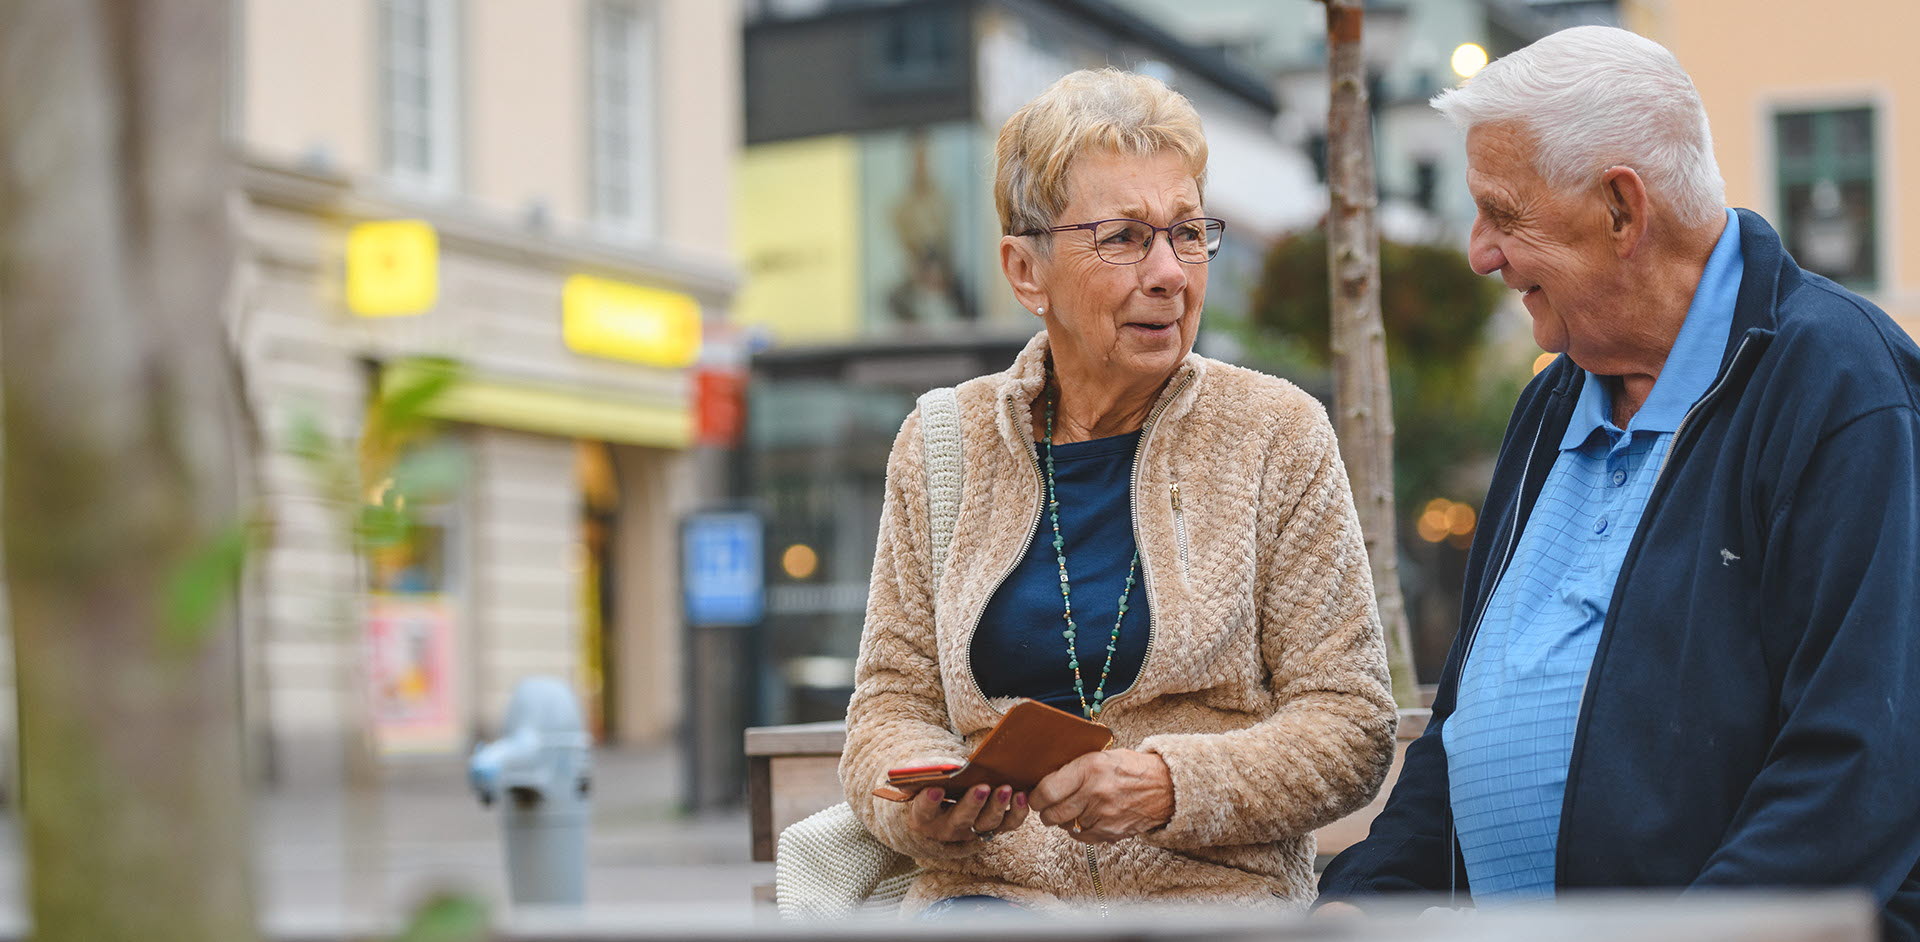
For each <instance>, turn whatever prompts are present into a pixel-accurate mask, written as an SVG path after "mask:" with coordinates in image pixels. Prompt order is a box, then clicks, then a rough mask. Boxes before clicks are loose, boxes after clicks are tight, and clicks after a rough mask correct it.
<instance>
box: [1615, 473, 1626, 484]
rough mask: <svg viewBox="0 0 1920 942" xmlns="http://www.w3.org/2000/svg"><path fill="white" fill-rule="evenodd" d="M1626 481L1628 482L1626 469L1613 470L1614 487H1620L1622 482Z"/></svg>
mask: <svg viewBox="0 0 1920 942" xmlns="http://www.w3.org/2000/svg"><path fill="white" fill-rule="evenodd" d="M1625 483H1627V472H1625V471H1615V472H1613V486H1614V487H1619V486H1620V485H1622V484H1625Z"/></svg>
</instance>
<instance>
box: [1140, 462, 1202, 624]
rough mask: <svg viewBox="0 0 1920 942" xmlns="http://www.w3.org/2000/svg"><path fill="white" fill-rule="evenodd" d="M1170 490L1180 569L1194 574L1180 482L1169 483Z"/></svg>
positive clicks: (1174, 535)
mask: <svg viewBox="0 0 1920 942" xmlns="http://www.w3.org/2000/svg"><path fill="white" fill-rule="evenodd" d="M1169 492H1170V493H1171V494H1172V497H1173V537H1174V540H1175V541H1176V542H1178V543H1179V544H1180V571H1181V572H1182V573H1184V574H1186V575H1188V576H1192V575H1193V564H1192V563H1190V562H1188V560H1187V515H1186V513H1185V512H1183V511H1182V510H1181V509H1180V482H1179V481H1175V482H1173V483H1172V484H1171V485H1169ZM1148 614H1152V613H1151V612H1149V613H1148Z"/></svg>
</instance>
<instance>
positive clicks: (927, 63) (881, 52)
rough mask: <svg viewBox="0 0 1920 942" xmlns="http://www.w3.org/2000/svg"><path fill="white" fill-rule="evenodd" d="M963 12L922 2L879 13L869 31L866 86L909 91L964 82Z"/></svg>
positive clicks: (901, 92) (943, 88) (950, 87)
mask: <svg viewBox="0 0 1920 942" xmlns="http://www.w3.org/2000/svg"><path fill="white" fill-rule="evenodd" d="M964 12H965V11H963V10H961V9H960V8H958V7H951V6H947V7H921V8H910V9H903V10H893V11H888V12H887V13H886V14H885V15H883V16H880V17H877V18H875V19H874V21H873V22H872V24H871V25H870V26H869V27H868V33H867V62H866V81H867V90H868V91H869V92H872V93H876V94H880V95H910V94H916V93H924V92H933V91H952V90H955V89H959V88H961V87H963V86H964V85H965V83H966V64H967V63H966V59H965V56H964V52H963V50H962V48H961V46H960V42H961V39H960V37H962V36H964V35H966V30H967V21H966V17H965V15H964Z"/></svg>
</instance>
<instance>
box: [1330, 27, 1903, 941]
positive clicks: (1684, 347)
mask: <svg viewBox="0 0 1920 942" xmlns="http://www.w3.org/2000/svg"><path fill="white" fill-rule="evenodd" d="M1434 107H1436V108H1438V109H1439V110H1440V111H1442V112H1443V113H1445V114H1446V115H1447V116H1448V117H1449V118H1451V119H1452V120H1453V121H1454V122H1455V123H1456V124H1458V125H1459V126H1461V127H1462V128H1463V129H1464V130H1465V131H1466V146H1467V159H1468V170H1467V179H1468V185H1469V187H1470V189H1471V190H1472V194H1473V198H1474V200H1475V202H1476V203H1477V204H1478V206H1479V215H1478V218H1477V219H1476V220H1475V221H1474V226H1473V234H1472V238H1471V247H1470V256H1471V260H1472V264H1473V267H1474V269H1475V270H1476V271H1479V272H1481V273H1483V274H1494V275H1498V276H1499V277H1500V278H1501V279H1502V280H1503V281H1505V282H1506V284H1507V285H1508V286H1509V287H1511V288H1513V289H1514V290H1515V291H1519V292H1521V299H1522V303H1523V304H1524V305H1525V306H1526V309H1527V312H1528V313H1529V314H1530V315H1531V316H1532V318H1533V331H1534V338H1535V339H1536V340H1537V341H1538V342H1539V344H1540V345H1541V346H1542V347H1544V348H1545V349H1547V350H1549V351H1553V352H1557V353H1559V354H1561V356H1560V357H1559V358H1558V359H1557V360H1555V361H1554V363H1553V364H1552V365H1551V366H1550V367H1548V368H1547V369H1546V370H1544V371H1542V372H1541V373H1540V375H1539V376H1537V377H1535V379H1534V381H1533V382H1532V384H1531V385H1529V386H1528V387H1527V389H1526V391H1525V393H1524V394H1523V395H1522V397H1521V399H1520V402H1519V405H1518V407H1517V408H1516V409H1515V411H1514V415H1513V419H1512V422H1511V424H1510V425H1509V426H1508V427H1507V434H1506V441H1505V443H1504V444H1503V445H1502V447H1501V451H1500V457H1499V460H1498V463H1497V465H1496V468H1495V472H1494V479H1493V482H1492V485H1491V487H1490V488H1489V489H1488V492H1487V497H1486V503H1485V505H1484V508H1483V510H1482V519H1483V520H1484V521H1485V522H1484V525H1483V526H1482V528H1481V530H1480V532H1479V534H1478V535H1477V537H1476V539H1475V541H1474V545H1473V551H1472V555H1471V557H1470V559H1469V562H1468V569H1467V582H1466V591H1465V593H1464V598H1465V602H1464V605H1463V609H1464V611H1463V620H1462V622H1461V630H1460V632H1459V634H1458V635H1457V637H1456V639H1455V641H1454V645H1453V650H1452V653H1451V654H1450V655H1449V656H1448V658H1447V664H1446V668H1445V672H1444V675H1443V677H1442V680H1441V685H1440V690H1439V695H1438V697H1437V698H1436V700H1435V702H1434V705H1433V719H1432V722H1431V723H1430V724H1429V726H1428V729H1427V732H1426V734H1425V735H1424V736H1422V737H1421V738H1420V739H1419V740H1418V741H1417V742H1415V743H1413V744H1412V745H1411V747H1410V748H1409V749H1408V750H1407V758H1406V764H1405V767H1404V771H1403V772H1402V773H1401V776H1400V779H1399V783H1398V785H1397V786H1396V787H1395V788H1394V791H1393V794H1392V797H1391V799H1390V800H1389V802H1388V803H1387V806H1386V809H1385V810H1384V811H1383V812H1382V813H1381V815H1380V816H1379V818H1378V819H1377V820H1376V821H1375V822H1374V825H1373V830H1372V833H1371V835H1370V836H1369V837H1368V838H1367V839H1366V840H1365V841H1363V842H1361V843H1360V844H1358V845H1356V846H1354V847H1352V848H1350V849H1348V850H1347V851H1346V852H1345V853H1343V854H1341V855H1340V856H1339V858H1338V859H1336V860H1334V861H1333V863H1332V865H1331V866H1329V867H1328V868H1327V871H1326V873H1325V875H1324V877H1323V878H1322V880H1321V884H1320V886H1321V891H1322V894H1323V900H1341V899H1345V900H1347V902H1344V903H1323V906H1325V907H1336V906H1337V907H1340V908H1345V907H1347V906H1351V905H1354V904H1356V903H1364V899H1361V898H1362V897H1365V896H1368V895H1371V894H1379V893H1388V892H1420V891H1425V892H1434V893H1449V894H1453V895H1454V898H1455V899H1456V900H1457V901H1458V902H1457V903H1456V904H1463V903H1464V902H1465V901H1466V900H1467V899H1468V898H1469V897H1470V898H1471V899H1472V900H1473V901H1474V902H1475V903H1476V904H1477V905H1479V906H1481V907H1486V906H1488V905H1492V904H1497V903H1499V902H1502V901H1510V900H1519V899H1529V898H1536V899H1537V898H1545V897H1551V896H1552V895H1554V893H1555V892H1556V891H1557V890H1560V889H1562V888H1568V889H1571V888H1582V887H1635V886H1640V887H1674V888H1691V887H1700V888H1707V887H1725V886H1770V887H1805V886H1832V885H1841V886H1851V887H1860V888H1864V889H1866V890H1868V891H1869V892H1871V893H1872V894H1873V896H1874V898H1875V899H1876V900H1877V901H1878V902H1879V903H1880V904H1881V905H1882V907H1883V908H1884V909H1883V912H1884V922H1885V927H1886V929H1887V931H1888V936H1889V938H1915V937H1917V936H1920V879H1916V877H1917V876H1920V874H1916V872H1915V868H1916V863H1920V794H1916V787H1920V412H1917V411H1916V410H1920V349H1917V348H1916V347H1915V345H1914V343H1913V341H1912V340H1911V339H1910V338H1909V337H1907V336H1906V335H1905V334H1904V333H1903V332H1902V331H1901V330H1900V329H1899V328H1898V327H1897V326H1896V325H1894V324H1893V322H1892V321H1891V320H1889V319H1888V318H1887V317H1886V315H1885V314H1883V313H1882V312H1881V311H1880V310H1878V309H1877V308H1875V307H1874V306H1873V305H1872V304H1871V303H1869V302H1867V301H1866V300H1864V299H1862V298H1861V297H1859V296H1858V295H1855V294H1853V293H1851V292H1849V291H1847V290H1846V289H1844V288H1841V287H1840V286H1838V285H1836V284H1834V283H1833V282H1831V281H1828V280H1827V279H1825V278H1822V277H1820V276H1819V275H1816V274H1813V273H1811V272H1807V271H1803V270H1802V269H1801V268H1800V267H1799V266H1797V265H1796V264H1794V261H1793V259H1792V258H1791V257H1789V256H1788V255H1787V253H1786V252H1785V251H1784V250H1783V249H1782V247H1781V243H1780V238H1779V236H1778V235H1776V234H1775V233H1774V231H1773V229H1772V228H1770V227H1769V226H1768V225H1767V223H1766V222H1765V221H1764V220H1762V219H1761V218H1760V217H1759V216H1757V215H1755V214H1753V213H1751V212H1748V211H1745V210H1730V209H1727V208H1726V206H1725V198H1724V195H1723V188H1722V183H1721V179H1720V174H1719V171H1718V170H1717V169H1716V167H1715V164H1714V158H1713V146H1712V141H1711V138H1710V135H1709V132H1708V129H1707V119H1706V114H1705V111H1704V109H1703V108H1702V105H1701V101H1700V96H1699V94H1698V93H1697V92H1696V91H1695V90H1694V87H1693V83H1692V81H1691V80H1690V79H1689V78H1688V77H1687V75H1686V73H1685V72H1683V71H1681V69H1680V67H1679V64H1678V63H1677V62H1676V61H1675V60H1674V58H1673V56H1672V54H1671V53H1669V52H1667V50H1665V49H1664V48H1662V47H1660V46H1659V45H1658V44H1656V43H1653V42H1651V41H1649V40H1646V39H1643V38H1641V37H1638V36H1635V35H1633V34H1632V33H1629V32H1626V31H1624V30H1617V29H1608V28H1602V27H1581V28H1578V29H1570V30H1566V31H1564V32H1560V33H1556V34H1554V35H1552V36H1549V37H1547V38H1545V39H1542V40H1540V41H1539V42H1537V43H1534V44H1533V45H1531V46H1529V47H1527V48H1526V49H1523V50H1521V51H1519V52H1517V53H1514V54H1513V55H1510V56H1507V57H1506V58H1504V59H1501V60H1500V61H1498V62H1495V63H1493V64H1492V65H1490V66H1488V67H1487V68H1486V69H1485V70H1484V71H1483V72H1481V73H1480V74H1479V75H1478V76H1476V77H1475V78H1474V79H1473V80H1472V82H1470V83H1469V84H1467V85H1466V86H1465V87H1463V88H1460V89H1456V90H1453V91H1449V92H1446V93H1444V94H1442V95H1441V96H1439V97H1438V98H1436V99H1435V100H1434Z"/></svg>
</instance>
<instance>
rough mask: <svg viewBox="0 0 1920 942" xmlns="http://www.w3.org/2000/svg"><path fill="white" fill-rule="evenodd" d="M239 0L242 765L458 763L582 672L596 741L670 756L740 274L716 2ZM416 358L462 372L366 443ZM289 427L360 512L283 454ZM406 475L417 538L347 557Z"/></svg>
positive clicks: (723, 13) (723, 48) (731, 99)
mask: <svg viewBox="0 0 1920 942" xmlns="http://www.w3.org/2000/svg"><path fill="white" fill-rule="evenodd" d="M235 8H236V11H237V16H238V18H239V23H238V27H239V28H238V29H237V30H236V33H237V37H238V40H237V46H238V48H237V50H236V57H235V63H234V78H235V83H234V84H235V103H234V108H233V112H232V126H233V127H232V130H233V134H234V138H235V141H236V147H237V149H238V151H239V153H240V154H241V155H242V158H241V159H242V161H243V163H244V169H243V173H242V175H241V179H242V185H241V192H240V193H239V194H238V195H237V199H236V202H237V204H238V206H239V207H240V210H241V213H242V218H243V223H242V233H243V237H244V240H243V248H242V253H243V254H242V257H241V258H240V259H239V276H240V287H239V297H238V303H237V305H236V310H235V314H234V323H233V335H234V337H235V342H236V344H237V346H238V348H239V351H240V355H241V365H242V370H243V374H244V378H245V384H246V391H247V395H248V401H249V404H250V406H251V409H252V411H253V414H254V416H255V418H256V420H257V423H258V426H259V428H260V430H261V436H260V441H261V448H262V450H263V452H264V454H263V457H262V460H261V462H260V478H261V486H262V490H263V494H262V502H263V505H264V506H263V510H264V511H265V513H266V515H267V517H268V518H269V519H270V520H271V521H272V526H271V530H270V535H269V536H268V537H267V541H266V543H265V544H264V546H263V549H262V551H261V553H260V554H259V555H258V557H257V560H258V562H257V565H256V566H255V570H254V572H253V574H252V579H251V583H250V585H249V587H248V592H247V594H246V598H245V599H244V604H243V610H244V619H243V620H244V624H245V632H246V634H245V658H244V661H245V664H246V671H247V676H246V685H245V686H246V698H245V715H246V717H247V721H248V724H249V729H250V732H251V733H252V737H251V738H252V741H253V742H254V743H256V744H257V745H258V746H260V747H261V748H260V754H261V755H262V757H263V760H264V761H263V767H264V769H265V770H266V771H267V772H269V773H271V774H276V775H286V776H298V775H300V774H302V772H303V770H304V769H305V768H306V767H307V766H309V765H312V764H316V763H324V762H325V761H328V760H327V758H326V757H328V756H330V755H333V754H335V753H337V750H329V749H325V748H317V746H319V745H324V744H326V743H328V742H336V741H338V739H339V737H340V736H342V735H353V734H354V733H355V731H356V730H357V729H359V728H360V727H361V726H362V723H363V721H364V722H370V724H371V728H372V732H373V733H374V736H375V740H376V741H377V742H378V743H379V745H380V747H381V749H382V751H383V752H384V753H386V754H388V755H395V756H399V755H405V754H417V753H424V754H450V753H455V752H458V751H462V750H464V749H466V748H467V747H469V746H470V745H471V743H472V742H473V741H474V740H475V738H477V737H480V736H486V735H491V734H492V733H493V732H495V731H497V729H498V726H499V723H500V721H501V718H502V715H503V712H504V709H505V706H506V702H507V699H508V697H509V696H510V695H511V693H512V690H513V687H514V685H515V684H516V683H517V682H518V681H519V680H520V679H521V678H523V677H526V676H529V675H532V674H551V675H555V676H559V677H562V678H564V679H566V680H567V681H568V682H569V683H571V684H572V685H573V686H574V687H575V689H576V690H577V691H578V692H579V693H580V695H581V697H582V700H583V702H584V704H585V706H586V709H587V722H588V723H589V725H590V726H591V727H592V728H593V730H594V731H595V732H596V734H597V735H598V736H599V737H600V739H602V740H603V741H614V742H624V743H653V742H661V741H664V740H668V739H669V738H670V737H671V736H672V735H673V734H674V732H675V730H676V729H678V727H679V725H680V723H681V720H682V712H683V702H682V694H683V689H682V687H683V684H682V677H683V674H684V670H683V662H682V657H683V654H682V649H683V643H684V640H683V630H682V627H681V619H680V610H679V602H678V598H679V596H678V590H677V588H676V586H677V580H676V577H675V573H676V569H677V565H678V563H677V549H676V540H675V534H676V527H677V524H678V521H679V519H680V517H681V515H682V514H683V513H685V512H686V511H687V510H689V509H691V508H693V507H696V506H698V505H699V504H700V503H701V502H702V501H703V500H705V499H706V498H707V497H709V496H714V495H715V494H716V493H717V492H716V491H715V489H713V488H711V487H708V486H707V485H705V484H704V483H703V482H704V481H706V480H708V479H710V478H711V474H709V473H706V471H705V469H707V468H709V467H710V466H713V465H717V464H719V463H720V461H719V459H718V458H716V457H715V456H714V454H713V451H714V449H711V448H706V447H703V445H702V437H701V436H702V427H701V424H700V422H699V421H698V419H699V415H698V413H699V406H700V402H699V401H698V400H697V397H696V393H695V390H696V387H698V386H703V385H704V384H703V383H700V382H697V377H698V374H700V373H701V372H702V371H703V370H704V369H706V366H704V365H703V364H705V363H707V362H708V361H710V360H711V359H712V358H713V344H712V341H713V339H714V338H715V337H717V336H720V334H721V333H723V332H720V331H716V328H718V327H722V326H724V324H725V322H726V320H727V318H728V316H729V313H730V310H731V308H732V305H733V301H734V296H735V293H736V291H737V288H738V284H739V273H738V270H737V268H736V266H735V263H734V257H733V254H732V248H731V237H730V227H731V226H732V224H733V217H732V213H731V190H732V186H733V179H732V174H731V164H732V162H733V159H734V155H735V153H736V152H737V149H738V146H739V140H740V122H739V118H738V115H739V108H738V101H739V74H740V69H739V48H740V28H739V13H738V10H737V8H736V6H735V5H734V4H731V3H708V2H705V0H351V2H342V3H325V4H318V3H310V2H304V0H237V2H236V4H235ZM395 222H398V225H385V226H383V225H381V224H383V223H395ZM703 334H704V335H705V336H706V338H707V340H708V343H707V344H706V345H705V350H706V352H705V353H702V350H703V344H702V336H703ZM429 370H446V371H450V373H449V375H451V376H453V377H454V378H453V379H452V381H451V385H450V386H448V387H447V388H446V389H445V390H444V391H443V392H442V393H441V394H440V395H439V396H437V397H434V398H433V399H432V400H431V401H430V402H429V403H428V405H427V407H426V410H427V412H428V414H429V415H430V417H431V418H433V419H434V420H435V421H434V422H432V423H431V424H430V425H428V426H427V429H426V431H424V432H418V433H416V434H413V435H411V436H410V437H408V438H407V439H406V440H404V441H401V442H398V443H396V444H394V449H395V451H396V453H395V454H388V455H369V454H367V453H366V451H367V449H365V448H364V447H360V446H356V445H355V444H354V443H356V442H358V441H359V440H360V437H361V433H362V432H363V431H364V430H365V429H366V428H367V427H368V425H369V423H370V422H372V421H374V419H373V418H372V417H373V416H375V415H376V414H377V413H378V412H379V410H378V407H377V406H376V405H375V404H376V402H378V401H379V398H380V396H381V391H382V390H383V389H386V390H392V389H395V388H402V387H405V386H406V385H407V384H408V383H410V382H412V381H414V380H415V379H416V378H417V377H419V376H421V375H424V372H423V371H429ZM308 429H317V430H319V433H320V436H321V438H322V439H323V440H324V441H325V442H328V443H331V444H330V446H329V447H333V448H338V449H341V454H342V455H344V456H345V457H346V459H347V460H349V463H351V464H353V465H354V466H355V467H356V468H357V469H358V470H359V471H360V472H361V477H360V478H359V479H358V480H357V484H358V487H359V488H360V490H361V493H359V494H344V495H343V494H342V493H340V492H339V488H338V487H335V486H330V484H329V482H328V481H327V480H325V476H324V475H322V474H316V466H315V463H314V462H313V461H312V460H311V458H309V459H304V460H303V459H302V458H300V457H297V456H296V454H295V453H294V452H295V451H297V450H298V449H297V448H292V447H290V446H289V443H290V442H296V441H299V440H301V438H300V437H301V435H302V434H303V430H308ZM396 457H402V458H404V459H405V460H404V461H401V462H399V463H396V462H395V461H394V460H393V459H395V458H396ZM407 468H412V469H415V471H414V472H413V473H414V476H416V477H419V476H421V475H427V472H425V471H421V470H419V469H423V468H424V469H437V471H436V472H435V473H434V474H432V475H427V477H432V478H433V481H434V483H433V486H432V487H427V488H424V489H422V490H420V491H419V492H418V493H415V494H413V498H412V499H413V500H414V501H415V503H414V505H413V506H410V507H408V508H407V513H408V515H409V516H410V517H411V518H412V520H413V521H414V523H415V526H414V527H413V528H412V530H411V532H410V534H409V535H408V537H407V538H406V539H405V540H402V541H400V542H398V543H388V544H384V545H379V546H373V547H366V546H360V547H358V548H357V547H356V544H357V543H358V542H361V541H359V540H357V539H356V535H355V533H354V531H353V521H354V520H355V519H356V516H355V515H356V514H357V513H358V512H359V510H358V508H359V506H360V505H361V504H362V503H372V504H376V505H378V504H381V503H383V502H384V503H387V504H392V503H393V500H394V496H395V494H396V493H398V491H397V490H396V489H402V490H404V489H405V488H406V486H407V484H408V481H407V480H405V478H406V476H407V473H408V472H406V471H404V470H402V471H396V469H407ZM396 476H398V477H399V478H401V480H395V478H396ZM422 480H425V478H422Z"/></svg>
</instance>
